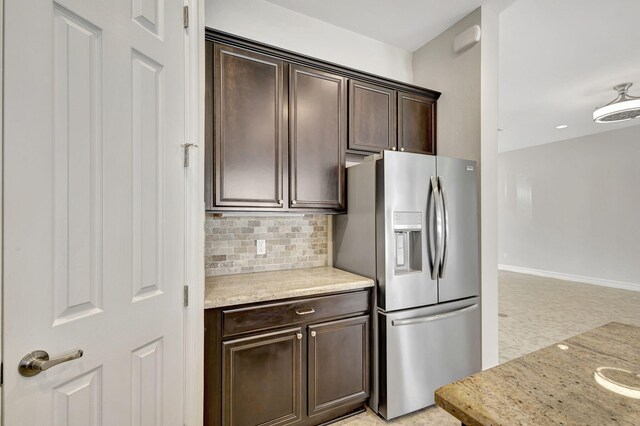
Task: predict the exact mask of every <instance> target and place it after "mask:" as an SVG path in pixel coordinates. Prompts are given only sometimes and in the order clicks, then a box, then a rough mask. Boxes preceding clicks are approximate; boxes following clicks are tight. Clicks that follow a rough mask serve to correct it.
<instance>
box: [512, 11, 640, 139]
mask: <svg viewBox="0 0 640 426" xmlns="http://www.w3.org/2000/svg"><path fill="white" fill-rule="evenodd" d="M639 18H640V1H638V0H607V1H602V0H562V1H558V0H518V1H516V2H515V3H514V4H513V5H512V6H510V7H509V8H508V9H506V10H504V11H503V12H502V13H501V15H500V48H499V57H500V59H499V61H500V63H499V82H500V85H499V90H500V94H499V127H500V128H502V129H503V130H502V131H501V132H500V133H499V151H501V152H504V151H510V150H514V149H519V148H525V147H529V146H534V145H541V144H545V143H550V142H555V141H559V140H564V139H569V138H575V137H579V136H584V135H589V134H594V133H599V132H606V131H609V130H614V129H619V128H623V127H629V126H637V125H640V119H635V120H631V121H627V122H623V123H612V124H596V123H594V122H593V119H592V113H593V111H594V109H595V108H596V107H597V106H602V105H604V104H607V103H609V102H610V101H612V100H613V99H614V98H615V97H616V92H614V91H613V90H612V89H611V88H612V87H613V86H614V85H616V84H618V83H623V82H627V81H628V82H633V83H634V86H633V87H631V89H630V90H629V94H630V95H633V96H640V37H639V36H638V34H639V32H638V31H639V30H638V28H639V27H638V19H639ZM560 124H566V125H568V127H567V128H566V129H563V130H558V129H556V126H558V125H560ZM638 130H639V135H640V128H638Z"/></svg>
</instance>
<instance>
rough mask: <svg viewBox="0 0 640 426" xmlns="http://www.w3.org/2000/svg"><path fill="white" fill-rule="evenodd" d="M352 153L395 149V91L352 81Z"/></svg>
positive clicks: (350, 132) (350, 103)
mask: <svg viewBox="0 0 640 426" xmlns="http://www.w3.org/2000/svg"><path fill="white" fill-rule="evenodd" d="M348 148H349V150H351V151H364V152H380V151H383V150H385V149H395V148H396V91H395V90H393V89H389V88H386V87H382V86H376V85H373V84H368V83H364V82H361V81H357V80H350V81H349V146H348Z"/></svg>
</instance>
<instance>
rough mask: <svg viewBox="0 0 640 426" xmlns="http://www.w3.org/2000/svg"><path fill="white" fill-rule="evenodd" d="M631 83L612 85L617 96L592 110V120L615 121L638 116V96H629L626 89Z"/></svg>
mask: <svg viewBox="0 0 640 426" xmlns="http://www.w3.org/2000/svg"><path fill="white" fill-rule="evenodd" d="M631 85H632V83H623V84H618V85H617V86H614V87H613V89H614V90H616V91H617V92H618V97H617V98H616V99H614V100H613V101H612V102H610V103H609V104H607V105H605V106H602V107H600V108H597V109H596V110H595V111H594V112H593V121H595V122H596V123H617V122H620V121H626V120H631V119H633V118H639V117H640V97H635V96H629V95H628V94H627V91H628V90H629V87H631Z"/></svg>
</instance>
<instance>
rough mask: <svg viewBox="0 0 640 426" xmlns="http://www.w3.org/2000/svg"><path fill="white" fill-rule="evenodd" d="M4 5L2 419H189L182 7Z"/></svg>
mask: <svg viewBox="0 0 640 426" xmlns="http://www.w3.org/2000/svg"><path fill="white" fill-rule="evenodd" d="M4 7H5V16H4V19H5V28H4V49H5V50H4V53H5V59H4V65H5V69H4V89H5V92H4V124H5V133H4V220H3V222H4V223H3V225H4V231H5V233H4V248H3V255H4V276H3V286H4V298H3V300H4V306H3V315H4V321H3V328H4V333H3V339H4V341H3V345H4V348H3V351H4V356H3V362H4V385H3V404H2V405H3V411H4V413H3V415H4V424H5V425H7V426H21V425H25V426H41V425H43V426H48V425H56V426H62V425H73V426H93V425H104V426H123V425H145V426H149V425H167V426H177V425H182V424H183V423H182V404H183V402H182V393H183V341H182V339H183V308H182V286H183V284H184V282H183V281H184V280H183V276H184V235H185V234H184V220H185V218H184V203H185V201H184V185H185V181H184V179H185V175H184V169H183V165H182V148H181V144H182V143H183V138H184V107H185V102H184V86H185V85H184V29H183V27H182V7H183V2H182V1H181V0H59V1H52V0H4ZM78 349H80V350H83V351H84V355H83V356H82V357H81V358H79V359H75V360H71V361H68V362H65V363H62V364H59V365H57V366H54V367H51V368H50V369H48V370H46V371H43V372H41V373H39V374H38V375H35V376H32V377H23V376H22V375H20V374H19V372H18V364H19V362H20V360H21V358H22V357H23V356H25V355H26V354H28V353H30V352H32V351H35V350H43V351H46V352H48V354H49V356H50V357H51V358H52V359H53V358H55V357H58V356H60V355H64V354H68V353H70V352H73V351H75V350H78Z"/></svg>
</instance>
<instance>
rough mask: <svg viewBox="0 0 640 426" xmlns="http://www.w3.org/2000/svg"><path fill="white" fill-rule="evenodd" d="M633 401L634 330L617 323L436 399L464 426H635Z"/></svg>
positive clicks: (446, 389)
mask: <svg viewBox="0 0 640 426" xmlns="http://www.w3.org/2000/svg"><path fill="white" fill-rule="evenodd" d="M603 378H604V379H603ZM625 394H626V395H625ZM639 395H640V327H637V326H633V325H627V324H621V323H617V322H612V323H609V324H607V325H603V326H601V327H598V328H595V329H593V330H591V331H587V332H586V333H582V334H579V335H577V336H575V337H572V338H570V339H566V340H564V341H561V342H558V343H557V344H554V345H551V346H548V347H546V348H544V349H540V350H539V351H536V352H532V353H530V354H527V355H524V356H522V357H520V358H516V359H514V360H512V361H509V362H506V363H504V364H500V365H498V366H497V367H493V368H491V369H489V370H486V371H483V372H481V373H478V374H474V375H473V376H470V377H467V378H465V379H462V380H459V381H457V382H454V383H452V384H449V385H446V386H443V387H441V388H440V389H438V390H437V391H436V394H435V396H436V404H437V405H438V406H440V407H442V408H444V409H445V410H446V411H448V412H449V413H450V414H452V415H453V416H455V417H456V418H458V420H460V421H461V422H462V423H463V424H465V425H467V426H480V425H492V426H494V425H540V426H543V425H560V424H562V425H598V426H600V425H609V424H615V425H629V426H631V425H638V424H640V423H638V422H639V421H640V399H638V398H640V396H639Z"/></svg>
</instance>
